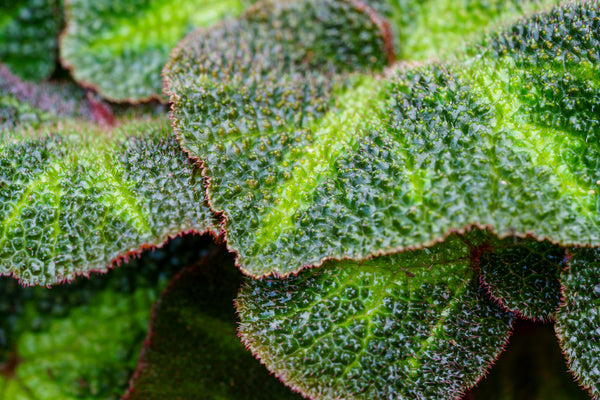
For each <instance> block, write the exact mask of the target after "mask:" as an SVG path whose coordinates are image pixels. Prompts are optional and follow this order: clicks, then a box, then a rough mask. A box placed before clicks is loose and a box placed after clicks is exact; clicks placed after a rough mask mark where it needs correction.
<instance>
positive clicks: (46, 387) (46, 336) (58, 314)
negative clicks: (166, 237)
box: [0, 237, 212, 400]
mask: <svg viewBox="0 0 600 400" xmlns="http://www.w3.org/2000/svg"><path fill="white" fill-rule="evenodd" d="M211 246H212V240H211V238H210V237H202V238H200V237H193V238H186V240H181V239H180V238H178V239H176V240H173V241H171V242H170V243H169V245H168V246H167V248H166V249H164V250H158V251H155V252H152V253H148V252H147V253H144V254H143V255H142V257H141V258H140V259H139V260H135V261H133V262H131V263H128V264H126V265H123V266H122V267H121V268H118V269H116V270H112V271H110V272H108V273H107V274H103V275H96V276H93V278H92V279H85V278H79V279H77V280H76V281H75V282H73V283H71V284H68V285H61V286H58V287H54V288H52V289H46V288H42V287H32V288H26V287H22V286H20V285H19V284H18V283H17V282H16V281H15V280H13V279H10V278H7V277H3V278H2V279H0V293H1V295H0V296H1V301H0V350H1V352H0V397H1V398H2V399H3V400H20V399H28V400H43V399H48V400H55V399H61V400H84V399H86V400H92V399H106V400H109V399H113V400H117V399H119V398H120V396H121V395H122V393H123V392H124V390H125V388H126V387H127V382H128V379H129V377H130V376H131V375H132V373H133V372H134V370H135V366H136V359H137V356H138V352H139V348H140V347H141V344H142V341H143V339H144V336H145V335H146V331H147V323H148V320H149V317H150V309H151V306H152V303H153V301H154V300H155V299H156V298H157V297H158V294H159V293H160V290H161V289H162V288H163V287H164V286H165V284H166V283H167V280H168V279H169V278H170V276H172V275H173V274H174V272H176V271H177V270H178V269H179V268H181V267H182V266H184V265H185V264H187V263H192V262H196V261H197V260H198V259H199V258H200V257H202V251H203V250H206V249H207V248H210V247H211Z"/></svg>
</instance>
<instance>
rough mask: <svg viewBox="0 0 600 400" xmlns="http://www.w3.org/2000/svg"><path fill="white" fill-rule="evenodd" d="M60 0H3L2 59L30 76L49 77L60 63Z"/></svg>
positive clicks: (0, 15)
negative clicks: (58, 54) (58, 60)
mask: <svg viewBox="0 0 600 400" xmlns="http://www.w3.org/2000/svg"><path fill="white" fill-rule="evenodd" d="M59 3H60V1H59V0H2V1H0V62H2V63H3V64H5V65H7V66H8V67H9V68H10V69H11V71H12V72H13V73H15V74H17V75H18V76H20V77H21V78H23V79H26V80H41V79H45V78H48V77H49V76H50V74H52V72H53V71H54V68H55V66H56V58H57V53H58V33H59V31H60V23H61V13H62V10H61V7H60V4H59Z"/></svg>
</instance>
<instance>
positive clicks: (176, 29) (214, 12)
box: [60, 0, 252, 102]
mask: <svg viewBox="0 0 600 400" xmlns="http://www.w3.org/2000/svg"><path fill="white" fill-rule="evenodd" d="M251 2H252V1H251V0H225V1H223V0H177V1H172V0H126V1H123V0H101V1H88V0H66V5H65V7H66V10H65V12H66V23H67V27H66V29H65V32H64V33H63V35H62V36H61V40H60V55H61V60H62V63H63V65H65V66H66V67H68V68H69V69H71V72H72V73H73V76H74V77H75V79H76V80H77V81H78V82H79V83H81V84H83V85H84V86H88V87H93V88H95V89H97V90H98V92H99V93H100V94H102V96H104V97H105V98H107V99H109V100H114V101H120V102H123V101H128V102H139V101H146V100H149V99H151V98H157V97H159V96H160V94H161V91H162V79H161V77H160V71H161V69H162V67H163V65H164V64H165V63H166V62H167V60H168V57H169V52H170V51H171V49H172V48H173V47H174V46H175V44H176V43H177V42H178V41H179V40H180V39H181V38H183V37H184V36H185V34H187V33H188V32H190V31H191V30H192V29H193V28H194V27H200V26H208V25H211V24H214V23H216V22H217V21H219V20H220V19H222V18H223V17H225V16H227V15H232V14H237V13H239V12H241V11H242V10H243V9H244V8H245V6H247V5H248V4H250V3H251Z"/></svg>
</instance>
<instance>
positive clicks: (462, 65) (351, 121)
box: [166, 0, 600, 276]
mask: <svg viewBox="0 0 600 400" xmlns="http://www.w3.org/2000/svg"><path fill="white" fill-rule="evenodd" d="M294 4H305V6H303V7H306V8H307V9H310V7H316V6H317V5H319V4H327V5H329V6H332V7H333V6H335V7H342V6H341V5H340V4H343V3H342V2H339V3H338V2H326V1H321V2H316V1H315V2H309V1H306V2H299V3H294ZM287 7H290V8H291V6H287ZM295 7H300V6H299V5H297V6H295ZM599 9H600V3H599V2H598V1H597V0H593V1H587V2H579V3H573V4H569V5H565V6H563V7H559V8H556V9H553V10H549V11H546V12H545V13H542V14H539V15H536V16H534V17H531V18H528V19H526V20H524V21H522V22H519V23H516V24H515V25H514V26H513V27H511V28H508V29H507V30H506V31H505V32H504V33H502V34H496V35H491V36H490V37H489V39H487V40H486V41H485V45H484V46H474V47H473V48H474V50H473V53H474V54H475V55H474V56H472V57H468V58H466V59H465V60H464V61H462V62H456V63H453V64H448V65H440V64H436V63H434V64H426V65H417V66H415V65H407V64H401V65H399V66H397V67H395V68H394V69H393V70H392V71H387V73H386V74H385V75H384V76H381V77H373V76H370V75H362V76H361V77H356V76H353V77H352V78H347V77H346V75H344V74H341V73H339V72H340V71H339V70H342V71H347V70H348V68H350V69H356V70H364V67H365V62H366V61H369V60H370V58H363V57H359V56H353V57H350V56H348V55H352V54H356V51H357V49H365V48H368V49H377V46H375V45H371V46H366V45H361V46H356V47H352V46H350V47H349V48H348V49H346V50H342V49H341V48H340V47H337V50H338V52H336V51H332V50H328V51H322V52H319V51H316V50H313V48H314V47H315V46H316V44H315V43H314V42H311V41H310V40H308V39H306V40H303V41H301V42H300V45H298V44H296V45H295V46H292V47H291V48H290V49H286V48H281V46H280V44H279V42H278V41H277V40H275V39H274V38H276V37H278V36H277V35H272V34H270V32H271V31H270V30H269V29H267V28H265V27H264V26H263V25H261V24H262V22H261V21H262V19H260V20H259V19H258V16H261V18H271V19H273V20H276V21H279V22H280V23H284V21H288V20H290V19H289V18H286V17H284V16H285V15H286V14H285V13H284V12H285V7H284V6H279V7H274V11H273V12H272V13H271V14H257V16H256V19H257V21H258V22H252V21H253V20H252V19H248V18H249V16H251V15H252V14H249V16H247V17H246V19H241V20H239V21H238V22H236V23H230V24H226V25H223V26H222V27H221V28H220V29H215V30H209V31H205V32H199V33H197V34H195V35H192V36H190V37H188V38H187V39H186V40H185V41H184V42H182V44H181V48H180V49H179V50H178V51H176V52H174V56H173V59H172V60H171V61H170V63H169V64H168V66H167V68H166V80H167V84H168V88H169V92H170V93H171V99H172V101H173V113H172V118H173V120H174V126H175V128H176V130H177V132H178V134H179V135H180V137H181V140H182V145H183V147H184V148H185V149H186V150H187V151H188V152H189V153H190V154H191V155H192V156H193V157H197V158H199V159H200V160H201V161H202V162H204V166H205V174H206V176H207V177H208V178H209V179H210V187H209V188H208V196H209V202H210V204H211V205H212V206H213V208H214V209H215V210H217V211H223V212H224V215H225V217H226V224H225V228H226V230H227V240H228V244H229V246H230V247H231V248H232V249H234V250H235V251H236V252H237V253H238V254H239V258H238V263H239V264H240V265H241V267H242V268H243V269H244V271H246V272H247V273H249V274H252V275H254V276H262V275H267V274H271V273H276V274H280V275H283V274H288V273H290V272H295V271H298V270H299V269H300V268H302V267H303V266H306V265H318V264H320V263H322V262H323V260H325V259H345V258H351V259H355V260H360V259H364V258H366V257H370V256H372V255H374V254H390V253H394V252H398V251H402V250H405V249H411V248H415V247H422V246H427V245H431V244H433V243H435V242H438V241H441V240H443V239H444V238H445V236H446V235H447V234H448V233H449V232H452V231H457V230H458V231H460V230H462V229H464V228H465V227H468V226H473V225H475V226H480V227H481V226H485V227H490V229H491V230H492V231H493V232H495V233H496V234H497V235H498V236H499V237H501V238H502V237H506V236H511V237H512V236H515V235H516V236H524V235H531V236H533V237H535V238H536V239H538V240H543V239H548V240H549V241H551V242H554V243H560V244H563V245H569V244H588V245H599V244H600V170H598V168H597V165H598V162H599V160H600V147H599V146H600V145H599V143H600V120H599V119H598V114H597V110H598V109H599V108H600V89H599V88H600V80H599V78H598V76H599V75H598V73H597V71H598V68H600V61H599V60H600V37H599V35H600V33H599V32H600V30H599V29H597V20H598V15H599V13H600V11H599ZM351 11H352V10H351V9H350V10H349V11H347V12H346V13H345V14H344V13H336V16H335V18H334V17H332V21H334V22H335V21H337V19H340V18H351V20H352V21H355V23H356V24H357V28H356V29H349V30H348V31H346V30H341V31H340V32H339V33H338V31H333V34H336V35H338V34H339V35H342V34H344V35H348V36H349V37H350V38H352V37H354V38H355V40H357V41H360V40H366V38H368V37H371V39H369V40H370V41H371V42H373V43H381V44H382V49H385V45H384V43H385V42H384V41H381V40H378V39H377V38H378V35H377V34H378V32H381V31H380V30H377V29H375V27H376V26H377V25H376V24H373V22H372V21H371V20H370V19H368V18H363V19H360V15H361V14H360V13H359V14H358V16H354V14H353V13H352V12H351ZM265 12H266V11H265ZM294 15H299V16H301V15H303V14H302V13H300V12H295V13H294ZM325 15H328V14H325ZM344 15H346V17H344ZM350 16H352V17H350ZM298 18H300V17H298ZM268 20H269V19H267V21H268ZM291 21H295V19H291ZM323 21H325V22H322V24H323V26H325V25H326V22H327V20H326V19H324V20H323ZM334 22H332V23H334ZM361 24H362V27H360V28H359V26H360V25H361ZM346 25H347V24H342V23H338V24H337V26H346ZM238 26H241V27H244V29H243V33H239V32H238V31H237V30H239V28H237V27H238ZM293 26H296V25H292V27H293ZM298 26H299V24H298ZM369 26H372V27H373V29H372V30H369V29H368V27H369ZM249 27H253V28H252V29H253V30H251V29H248V28H249ZM317 28H318V26H317V27H315V28H311V29H309V30H308V32H316V33H314V34H313V35H312V36H314V37H316V36H317V35H318V34H319V32H325V33H326V34H327V35H328V34H332V33H331V32H332V30H331V29H325V30H322V31H320V30H319V29H317ZM358 31H361V32H365V31H367V32H372V34H370V35H366V34H364V35H356V34H355V32H358ZM236 32H238V33H236ZM266 32H269V35H270V36H268V37H267V38H264V37H265V36H266V35H267V33H266ZM285 32H286V34H289V35H292V34H293V35H296V36H293V37H302V35H303V33H302V32H304V29H302V30H301V29H298V32H297V31H294V30H293V29H292V28H289V29H286V30H285ZM544 32H546V33H545V34H544ZM224 37H232V38H234V37H235V38H238V39H236V40H237V42H236V43H242V44H243V45H242V44H240V45H239V47H235V48H234V47H232V46H225V45H224V44H223V43H231V42H232V41H231V40H229V41H226V40H223V38H224ZM234 42H235V41H234ZM340 42H341V43H350V44H351V43H352V41H351V40H350V39H348V40H342V41H340V40H336V41H335V43H340ZM244 43H253V46H250V45H246V44H244ZM294 43H295V42H294ZM316 43H325V44H324V45H322V47H321V48H323V49H328V48H330V47H328V45H327V43H329V42H328V41H327V40H326V39H320V40H319V41H318V42H316ZM357 43H358V42H357ZM334 49H336V48H334ZM352 49H354V50H352ZM342 51H343V53H342ZM353 51H354V53H353ZM209 54H210V56H208V55H209ZM285 54H290V55H291V56H290V55H287V56H284V55H285ZM360 54H362V53H359V55H360ZM374 54H381V55H382V56H381V57H380V58H375V59H376V60H380V61H379V63H373V64H370V63H369V62H367V65H371V66H372V67H377V66H381V65H382V64H383V62H384V60H385V58H384V54H387V53H385V51H383V50H381V51H380V52H379V53H374ZM217 55H218V56H217ZM296 55H298V56H296ZM308 55H310V57H308ZM342 56H343V57H342ZM293 57H298V58H297V59H295V58H293ZM316 57H318V58H317V59H319V60H321V59H323V60H329V63H330V64H329V65H331V67H325V66H327V65H328V64H327V63H326V62H325V61H321V62H319V63H316V64H314V65H313V64H311V63H310V61H311V59H312V58H316ZM339 59H345V60H347V61H345V62H344V63H342V66H341V67H339V68H337V69H336V68H335V66H336V61H337V60H339ZM277 60H281V61H279V62H278V61H277ZM294 60H297V61H295V62H294ZM282 61H286V62H282ZM288 61H289V62H288ZM323 68H326V71H327V73H330V74H331V71H333V72H334V74H333V75H332V76H331V77H328V78H327V79H323V78H319V77H320V76H322V75H323V72H322V71H323ZM209 72H210V73H209ZM291 77H293V78H291Z"/></svg>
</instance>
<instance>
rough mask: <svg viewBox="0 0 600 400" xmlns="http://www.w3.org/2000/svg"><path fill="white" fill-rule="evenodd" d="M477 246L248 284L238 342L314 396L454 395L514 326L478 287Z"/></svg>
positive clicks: (465, 243)
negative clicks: (474, 257) (474, 255)
mask: <svg viewBox="0 0 600 400" xmlns="http://www.w3.org/2000/svg"><path fill="white" fill-rule="evenodd" d="M475 234H477V232H475ZM471 239H472V238H469V237H468V236H467V237H457V236H450V237H449V238H448V239H446V241H444V243H442V244H438V245H436V246H434V247H431V248H428V249H424V250H415V251H408V252H404V253H398V254H395V255H393V256H383V257H377V258H374V259H372V260H369V261H362V262H353V261H339V262H328V263H326V264H325V265H324V266H322V267H320V268H317V269H311V270H305V271H302V272H300V273H299V274H298V275H294V276H290V277H288V278H283V279H282V278H279V279H277V278H272V277H268V278H262V279H259V280H252V279H249V280H248V281H247V282H246V285H245V286H244V287H243V288H242V290H241V292H240V294H239V296H238V299H237V309H238V312H239V314H240V318H241V321H242V322H241V325H240V327H239V330H240V335H241V337H242V340H243V341H244V343H245V344H246V345H247V346H248V347H249V348H250V349H251V350H252V351H253V352H254V353H255V354H256V355H257V356H258V357H260V359H261V361H262V362H263V363H265V365H266V366H267V368H269V369H270V370H271V371H273V372H274V373H275V374H276V375H277V376H279V377H280V378H281V379H282V380H283V381H284V382H286V383H287V384H288V385H290V386H292V387H293V388H295V389H297V390H299V391H300V392H301V393H303V394H304V395H306V396H310V397H311V398H319V399H339V398H344V399H385V398H394V399H453V398H456V397H457V396H458V395H460V393H462V392H463V391H464V390H465V389H466V388H468V387H470V386H473V385H474V384H475V383H476V382H477V381H478V380H479V378H480V377H481V376H482V375H483V374H484V372H485V370H486V369H487V367H488V366H489V364H490V363H491V362H492V361H493V360H494V359H495V358H496V356H497V355H498V353H499V352H500V351H501V350H502V348H503V346H504V343H505V341H506V339H507V337H508V335H509V331H510V326H511V320H512V314H510V313H507V312H506V311H504V310H503V309H502V308H501V307H500V306H499V305H497V304H495V303H494V302H492V301H490V300H489V299H488V298H486V296H485V294H484V293H483V291H482V290H481V289H480V288H479V287H478V282H477V278H476V276H475V273H474V268H473V266H472V265H471V255H472V250H473V248H474V247H473V244H471V243H470V241H471Z"/></svg>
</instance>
